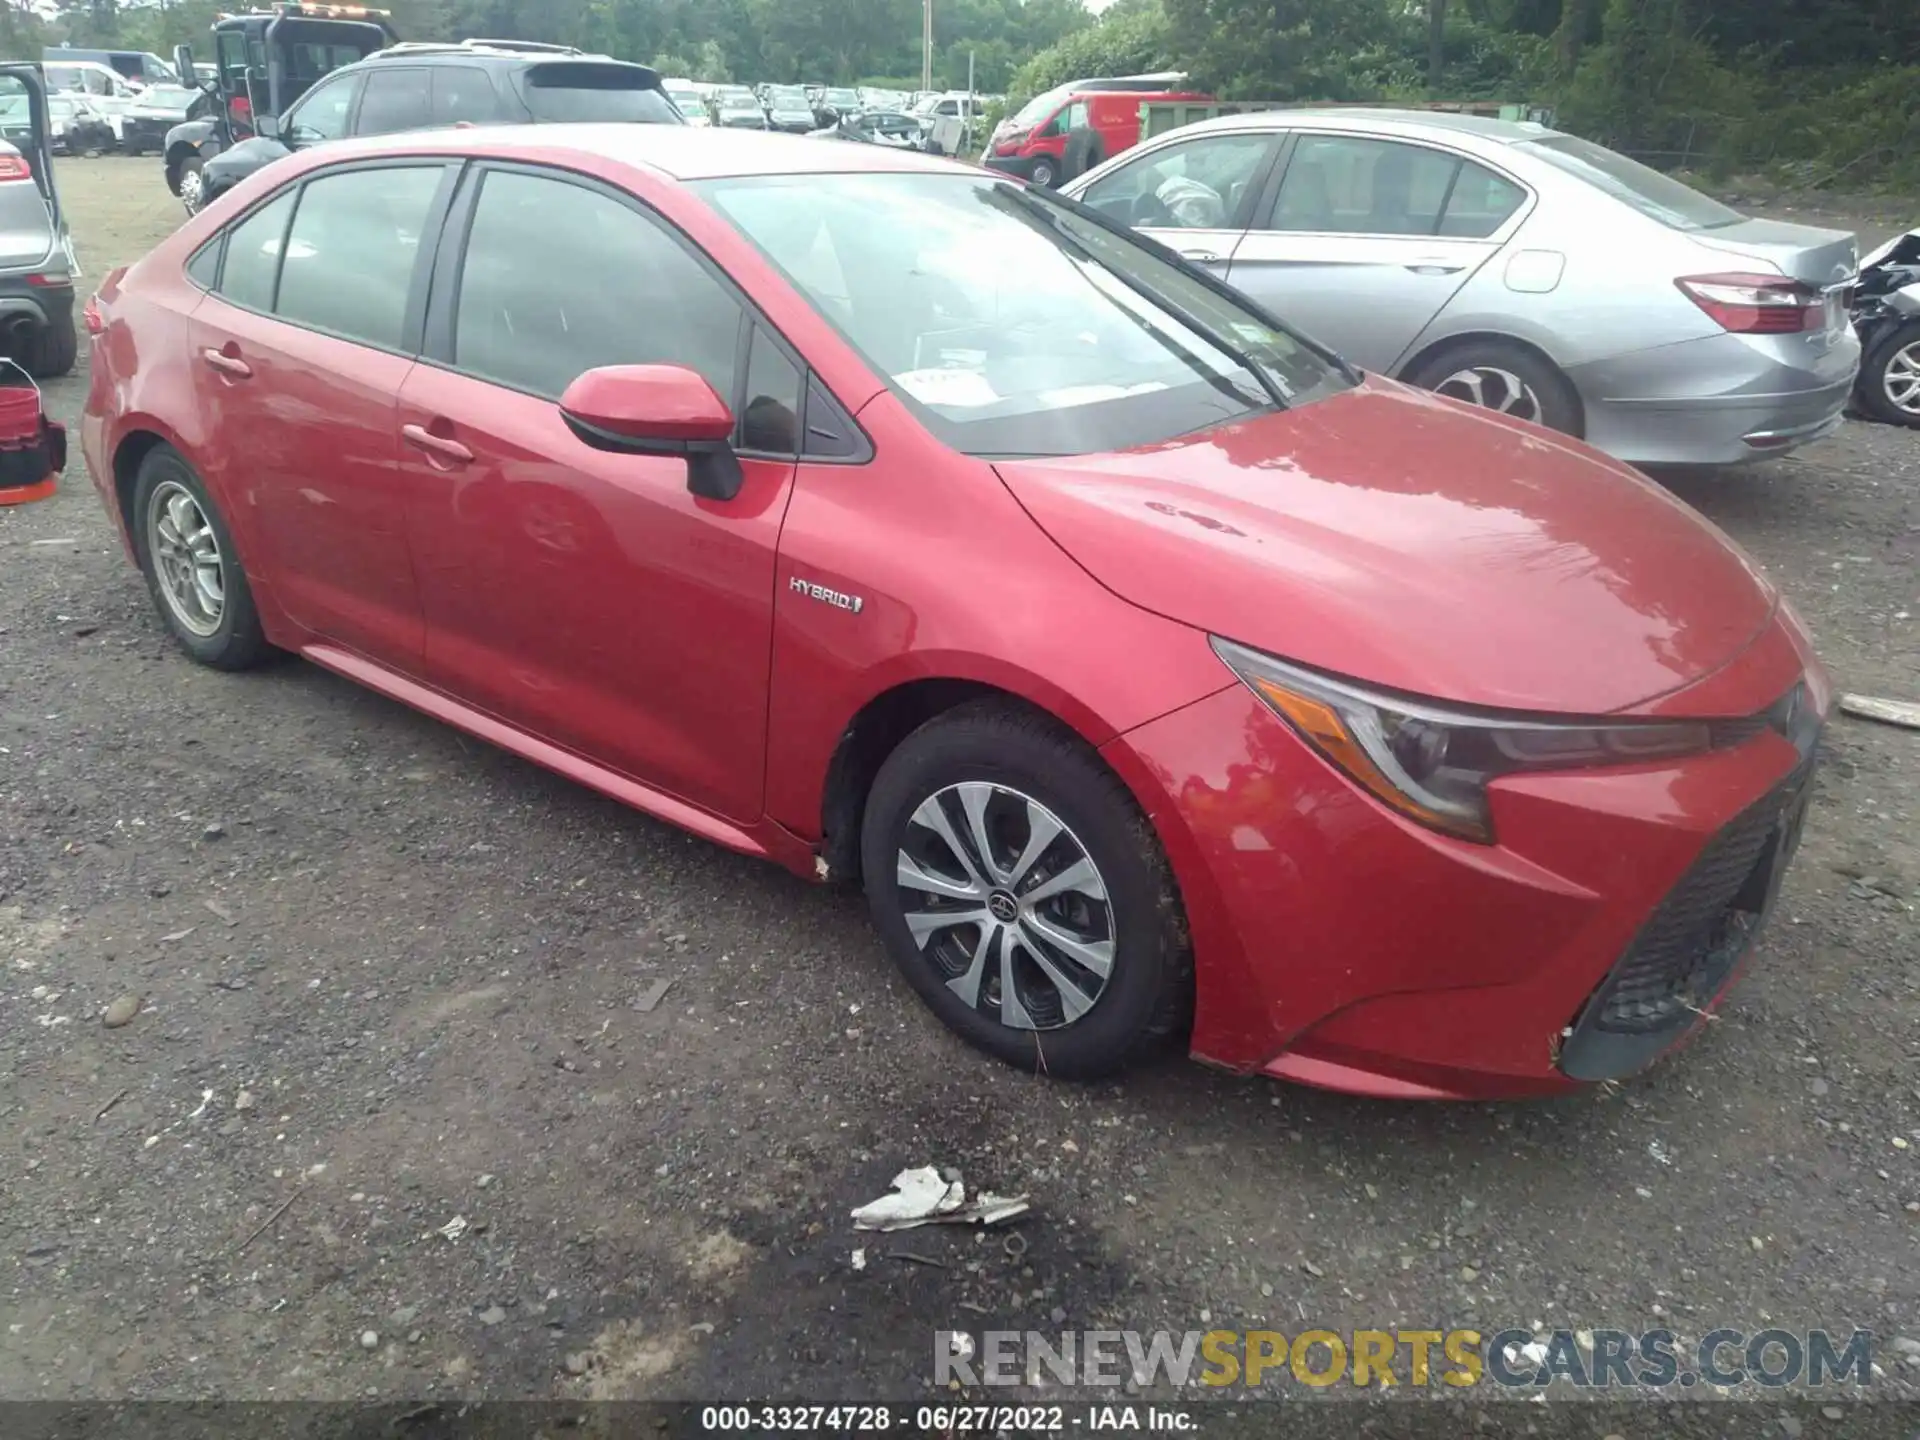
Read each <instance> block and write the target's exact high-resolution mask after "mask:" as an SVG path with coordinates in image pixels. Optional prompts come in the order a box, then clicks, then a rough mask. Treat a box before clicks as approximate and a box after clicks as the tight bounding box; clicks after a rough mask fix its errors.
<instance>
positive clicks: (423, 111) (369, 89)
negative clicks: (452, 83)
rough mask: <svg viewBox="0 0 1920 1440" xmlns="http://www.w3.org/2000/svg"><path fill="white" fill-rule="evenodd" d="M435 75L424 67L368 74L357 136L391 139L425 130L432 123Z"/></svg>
mask: <svg viewBox="0 0 1920 1440" xmlns="http://www.w3.org/2000/svg"><path fill="white" fill-rule="evenodd" d="M432 81H433V71H432V70H430V69H428V68H427V67H426V66H424V65H405V66H399V67H396V68H394V69H391V70H389V69H377V70H369V71H368V72H367V82H366V86H365V88H363V89H362V90H361V92H360V113H359V114H358V115H356V116H355V117H354V120H353V133H354V134H356V135H390V134H393V133H394V132H396V131H400V130H424V129H425V128H426V127H427V126H429V125H431V124H432V123H433V83H432Z"/></svg>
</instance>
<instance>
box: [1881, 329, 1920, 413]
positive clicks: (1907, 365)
mask: <svg viewBox="0 0 1920 1440" xmlns="http://www.w3.org/2000/svg"><path fill="white" fill-rule="evenodd" d="M1880 386H1881V388H1882V389H1884V390H1885V391H1886V392H1887V400H1888V403H1890V404H1891V405H1892V406H1893V407H1894V408H1895V409H1896V410H1900V411H1904V412H1905V413H1906V414H1908V415H1917V416H1920V340H1916V341H1914V342H1913V344H1911V345H1908V346H1907V347H1905V348H1904V349H1902V350H1897V351H1895V352H1894V354H1893V358H1892V359H1890V360H1888V361H1887V368H1886V369H1885V370H1883V371H1881V372H1880Z"/></svg>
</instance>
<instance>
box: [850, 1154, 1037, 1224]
mask: <svg viewBox="0 0 1920 1440" xmlns="http://www.w3.org/2000/svg"><path fill="white" fill-rule="evenodd" d="M1028 1208H1029V1207H1028V1204H1027V1197H1026V1196H1024V1195H995V1194H992V1193H991V1192H989V1191H982V1192H981V1193H980V1195H979V1196H978V1197H977V1198H976V1199H975V1200H974V1202H973V1203H972V1204H971V1205H969V1204H968V1203H967V1187H966V1185H965V1184H964V1183H962V1182H961V1180H960V1179H959V1178H958V1177H956V1178H954V1179H953V1180H946V1179H943V1178H942V1177H941V1174H940V1172H939V1171H938V1170H936V1169H934V1168H933V1166H931V1165H923V1166H921V1167H920V1168H919V1169H917V1170H902V1171H901V1172H900V1173H899V1174H898V1175H896V1176H894V1177H893V1190H892V1192H891V1193H889V1194H886V1195H882V1196H881V1197H880V1198H879V1199H878V1200H874V1201H871V1202H870V1203H868V1204H865V1205H862V1206H861V1207H860V1208H859V1209H857V1210H855V1211H854V1212H853V1223H854V1228H855V1229H859V1230H911V1229H912V1228H913V1227H915V1226H916V1225H973V1224H977V1225H998V1224H1000V1223H1001V1222H1002V1221H1006V1220H1011V1219H1013V1218H1014V1217H1015V1216H1017V1215H1024V1214H1025V1213H1026V1212H1027V1210H1028Z"/></svg>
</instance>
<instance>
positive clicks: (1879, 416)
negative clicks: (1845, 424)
mask: <svg viewBox="0 0 1920 1440" xmlns="http://www.w3.org/2000/svg"><path fill="white" fill-rule="evenodd" d="M1916 345H1920V320H1909V321H1907V322H1906V323H1905V324H1904V325H1896V326H1895V327H1894V328H1893V329H1891V330H1889V331H1887V333H1886V334H1884V335H1882V336H1881V337H1880V338H1879V339H1878V340H1875V341H1874V342H1873V344H1872V345H1870V346H1869V347H1868V348H1867V353H1866V355H1865V356H1864V357H1863V358H1862V359H1861V361H1860V379H1859V381H1858V382H1857V383H1856V384H1855V386H1854V392H1853V393H1854V397H1855V398H1856V399H1857V400H1858V401H1859V402H1860V408H1861V410H1863V411H1865V412H1866V414H1867V415H1868V416H1870V417H1871V418H1873V419H1875V420H1879V421H1883V422H1884V423H1886V424H1888V425H1906V426H1910V427H1912V428H1915V429H1920V413H1916V412H1914V411H1912V410H1902V409H1901V408H1900V407H1899V406H1898V405H1896V404H1894V403H1893V397H1892V396H1890V395H1889V394H1887V367H1888V366H1889V365H1891V364H1892V363H1893V361H1894V358H1895V357H1896V356H1897V355H1899V354H1900V352H1901V351H1903V350H1907V349H1910V348H1911V347H1913V346H1916Z"/></svg>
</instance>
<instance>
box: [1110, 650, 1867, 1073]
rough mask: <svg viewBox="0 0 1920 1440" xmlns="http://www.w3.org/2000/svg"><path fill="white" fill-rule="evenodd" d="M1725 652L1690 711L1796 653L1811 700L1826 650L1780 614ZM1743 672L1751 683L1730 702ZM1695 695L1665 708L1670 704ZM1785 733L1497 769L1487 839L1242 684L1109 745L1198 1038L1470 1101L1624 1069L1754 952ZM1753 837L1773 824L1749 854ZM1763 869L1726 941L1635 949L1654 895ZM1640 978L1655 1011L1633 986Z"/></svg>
mask: <svg viewBox="0 0 1920 1440" xmlns="http://www.w3.org/2000/svg"><path fill="white" fill-rule="evenodd" d="M1729 669H1732V670H1735V671H1737V672H1738V673H1737V674H1735V675H1732V676H1729V675H1728V674H1727V673H1726V672H1724V671H1723V672H1722V673H1721V674H1720V675H1718V676H1714V677H1709V679H1708V681H1707V682H1704V683H1703V685H1702V686H1700V687H1698V688H1699V689H1700V691H1701V695H1702V697H1703V698H1702V704H1703V706H1704V707H1710V708H1702V709H1700V710H1698V711H1695V712H1693V713H1699V714H1729V713H1732V714H1742V713H1757V712H1758V711H1760V710H1762V709H1764V708H1765V707H1766V706H1767V705H1768V704H1771V703H1772V702H1773V701H1774V700H1776V699H1778V698H1779V697H1781V696H1783V695H1785V694H1787V693H1788V692H1789V691H1791V690H1792V689H1793V687H1794V686H1795V684H1797V683H1798V682H1799V681H1800V680H1801V679H1802V678H1803V677H1804V678H1805V680H1806V683H1807V686H1808V702H1807V703H1808V704H1809V705H1810V706H1811V707H1812V713H1813V714H1814V715H1815V716H1821V715H1824V714H1825V711H1826V708H1827V704H1828V700H1829V691H1828V687H1827V681H1826V678H1825V674H1824V672H1823V671H1821V669H1820V667H1819V664H1818V662H1817V661H1816V660H1814V659H1813V657H1812V656H1811V654H1810V653H1809V652H1808V651H1807V649H1806V646H1805V639H1804V635H1802V634H1801V633H1800V632H1799V631H1798V628H1797V627H1795V626H1793V625H1791V624H1789V623H1788V622H1786V621H1781V622H1780V623H1778V624H1776V626H1775V627H1774V628H1773V629H1772V630H1771V631H1770V632H1769V633H1768V635H1767V636H1765V637H1763V638H1762V640H1761V641H1759V642H1757V643H1756V644H1755V645H1754V646H1753V647H1751V648H1750V650H1749V652H1748V653H1747V654H1746V655H1744V656H1742V657H1741V658H1740V659H1739V660H1737V661H1736V662H1734V665H1733V666H1731V667H1729ZM1733 690H1737V691H1739V692H1742V694H1743V697H1744V698H1745V699H1748V700H1751V702H1752V703H1751V704H1742V705H1740V706H1739V707H1737V708H1734V709H1732V710H1728V709H1724V708H1721V706H1722V703H1723V701H1724V699H1725V697H1726V696H1727V695H1728V694H1729V692H1730V691H1733ZM1685 693H1686V692H1682V695H1681V696H1678V697H1669V699H1668V700H1667V701H1665V702H1663V703H1662V706H1661V708H1662V709H1664V711H1665V713H1668V714H1677V713H1686V700H1685ZM1800 739H1801V746H1796V744H1795V743H1794V741H1793V740H1790V739H1789V738H1787V737H1786V736H1785V735H1782V734H1780V733H1777V732H1776V731H1774V730H1771V729H1769V730H1765V731H1763V732H1762V733H1759V734H1757V735H1756V736H1755V737H1754V738H1752V739H1751V740H1749V741H1747V742H1746V743H1744V744H1741V745H1739V746H1736V747H1733V748H1730V749H1725V750H1720V751H1716V752H1713V753H1710V754H1706V755H1701V756H1696V757H1692V758H1689V759H1686V760H1683V761H1674V762H1661V763H1658V764H1649V765H1641V766H1634V767H1623V768H1609V769H1599V770H1588V771H1571V772H1565V773H1561V774H1554V775H1545V774H1541V775H1531V776H1524V777H1510V778H1508V779H1506V780H1503V781H1500V782H1497V783H1496V785H1495V787H1494V790H1493V805H1494V822H1495V828H1496V832H1497V835H1498V843H1496V844H1494V845H1474V844H1471V843H1467V842H1464V841H1459V840H1455V839H1452V838H1450V837H1447V836H1443V835H1439V834H1436V833H1434V832H1432V831H1429V830H1426V829H1424V828H1422V827H1420V826H1418V825H1416V824H1413V823H1412V822H1410V821H1406V820H1403V819H1402V818H1401V817H1399V816H1397V815H1395V814H1393V813H1391V812H1389V811H1388V810H1387V809H1386V808H1385V807H1383V806H1381V805H1379V804H1378V803H1376V802H1375V801H1373V800H1372V799H1371V798H1370V797H1368V796H1366V795H1365V794H1364V793H1362V792H1361V791H1360V790H1359V789H1357V788H1356V787H1355V786H1354V785H1352V784H1351V783H1350V782H1349V781H1348V780H1347V779H1346V778H1345V777H1344V776H1342V775H1341V774H1339V773H1338V772H1337V771H1335V770H1334V769H1333V768H1332V767H1331V766H1330V765H1328V764H1327V763H1326V762H1325V761H1323V760H1321V759H1320V758H1319V756H1318V755H1317V754H1315V753H1314V752H1312V751H1310V750H1309V749H1307V748H1306V746H1305V745H1304V744H1303V743H1302V742H1301V741H1300V740H1299V739H1298V738H1297V737H1296V736H1295V735H1294V734H1293V732H1292V731H1291V730H1290V729H1288V728H1287V726H1286V725H1285V724H1284V723H1282V722H1281V721H1280V720H1279V719H1278V718H1276V717H1275V716H1274V715H1273V714H1272V712H1271V711H1269V710H1268V709H1267V708H1266V707H1265V706H1264V705H1263V704H1262V703H1261V702H1260V701H1259V700H1257V699H1256V698H1255V697H1254V696H1253V695H1252V694H1251V693H1250V692H1249V691H1247V690H1245V689H1244V688H1242V687H1240V686H1233V687H1230V688H1228V689H1226V690H1223V691H1221V692H1219V693H1217V694H1215V695H1214V696H1212V697H1210V698H1208V699H1206V700H1202V701H1199V702H1197V703H1196V704H1193V705H1190V706H1187V707H1186V708H1185V709H1183V710H1179V711H1176V712H1174V713H1173V714H1171V715H1168V716H1164V717H1162V718H1161V719H1159V720H1156V721H1153V722H1151V723H1150V724H1148V725H1146V726H1143V727H1141V728H1140V729H1138V730H1135V731H1132V732H1129V733H1128V734H1126V735H1124V736H1121V737H1120V738H1119V739H1117V740H1115V741H1112V742H1109V744H1108V746H1107V747H1106V749H1105V751H1104V752H1103V753H1105V754H1106V755H1107V756H1108V758H1109V760H1110V761H1111V763H1112V764H1113V765H1114V766H1115V768H1116V769H1117V770H1118V771H1119V772H1120V773H1121V775H1122V776H1123V777H1124V778H1126V780H1127V781H1128V783H1129V784H1130V785H1132V786H1133V787H1134V790H1135V793H1136V794H1138V795H1140V796H1141V797H1142V799H1143V802H1144V803H1145V804H1146V806H1147V808H1148V810H1149V813H1150V814H1151V816H1152V818H1153V820H1154V823H1155V826H1156V828H1157V830H1158V831H1159V833H1160V836H1161V838H1162V840H1163V842H1164V843H1165V844H1166V847H1167V851H1168V854H1169V857H1170V858H1171V860H1172V862H1173V866H1174V870H1175V874H1176V876H1177V877H1178V880H1179V883H1180V887H1181V894H1182V897H1183V899H1184V900H1185V902H1186V908H1187V915H1188V922H1189V925H1190V928H1191V932H1192V936H1193V944H1194V959H1195V975H1196V987H1197V994H1196V1004H1195V1017H1194V1030H1193V1040H1192V1048H1193V1051H1194V1054H1195V1055H1196V1056H1197V1057H1199V1058H1201V1059H1204V1060H1208V1061H1211V1062H1214V1063H1217V1064H1220V1065H1223V1066H1225V1067H1227V1068H1230V1069H1234V1070H1238V1071H1242V1072H1248V1071H1262V1072H1264V1073H1266V1074H1268V1075H1273V1076H1277V1077H1281V1078H1286V1079H1292V1080H1298V1081H1303V1082H1305V1083H1309V1084H1315V1085H1320V1086H1325V1087H1328V1088H1332V1089H1339V1090H1348V1091H1353V1092H1357V1093H1361V1094H1369V1095H1377V1096H1386V1097H1397V1098H1426V1099H1443V1098H1444V1099H1468V1098H1490V1097H1494V1096H1509V1095H1526V1094H1547V1093H1553V1092H1556V1091H1561V1090H1566V1089H1569V1088H1572V1087H1574V1086H1576V1085H1577V1084H1579V1083H1581V1082H1583V1081H1591V1080H1597V1079H1605V1078H1614V1077H1616V1076H1619V1075H1624V1074H1629V1073H1632V1072H1633V1071H1635V1070H1638V1069H1640V1068H1642V1067H1643V1066H1644V1065H1645V1064H1647V1063H1649V1062H1650V1061H1651V1060H1652V1059H1654V1058H1655V1057H1656V1056H1657V1055H1659V1054H1661V1053H1664V1052H1665V1051H1666V1050H1668V1049H1671V1048H1672V1047H1673V1046H1674V1045H1676V1044H1678V1043H1680V1042H1681V1041H1682V1040H1684V1039H1685V1038H1686V1036H1687V1035H1688V1034H1690V1033H1691V1032H1692V1030H1693V1029H1694V1027H1695V1026H1696V1025H1697V1024H1698V1023H1699V1017H1700V1015H1701V1013H1702V1012H1706V1011H1710V1010H1711V1009H1712V1007H1713V1005H1714V1003H1715V1002H1716V1001H1717V1000H1718V998H1719V997H1720V995H1721V994H1722V993H1724V990H1725V987H1726V985H1727V984H1728V983H1729V982H1730V980H1731V979H1732V977H1733V975H1734V973H1735V972H1736V971H1737V968H1738V966H1739V964H1740V963H1741V962H1742V961H1743V960H1744V959H1745V958H1746V956H1747V954H1748V953H1749V952H1750V950H1751V947H1752V943H1753V940H1754V938H1755V935H1756V934H1757V932H1758V919H1759V918H1760V917H1761V916H1763V915H1764V912H1765V910H1766V908H1767V905H1768V904H1770V902H1771V900H1772V897H1773V895H1774V893H1775V892H1776V891H1777V887H1778V884H1779V877H1780V874H1781V873H1782V872H1783V871H1784V869H1785V863H1786V860H1787V859H1788V858H1789V857H1790V855H1791V839H1790V838H1785V835H1786V832H1785V830H1783V828H1782V827H1783V826H1786V825H1791V826H1793V827H1795V828H1796V829H1797V816H1798V814H1799V806H1800V805H1802V804H1803V803H1804V798H1803V797H1804V793H1805V791H1804V766H1805V758H1804V756H1803V754H1802V748H1803V747H1805V746H1806V745H1807V740H1806V735H1805V733H1802V735H1801V736H1800ZM1755 816H1760V817H1762V818H1763V819H1764V820H1765V821H1766V823H1765V824H1764V825H1759V824H1757V823H1756V822H1755V821H1754V819H1753V817H1755ZM1728 835H1731V836H1733V837H1734V839H1733V841H1731V842H1729V841H1727V840H1725V839H1723V838H1722V837H1724V836H1728ZM1769 845H1771V846H1779V847H1782V848H1779V849H1777V850H1774V851H1771V852H1769V856H1770V860H1771V862H1777V863H1769V864H1768V865H1767V867H1766V868H1765V872H1764V874H1761V860H1762V855H1761V847H1763V846H1769ZM1729 848H1732V849H1735V850H1737V851H1739V853H1738V854H1735V855H1733V856H1732V858H1731V859H1728V860H1725V863H1724V864H1723V865H1721V867H1720V870H1715V871H1714V873H1713V874H1712V875H1709V876H1708V877H1707V882H1708V883H1704V884H1703V882H1702V881H1701V880H1700V879H1699V876H1700V875H1701V874H1702V872H1703V871H1704V870H1706V869H1711V868H1713V862H1714V857H1715V856H1716V855H1717V854H1720V853H1721V852H1723V851H1725V850H1727V849H1729ZM1723 858H1724V857H1723ZM1696 867H1700V868H1699V869H1696ZM1743 867H1744V868H1743ZM1721 870H1725V871H1727V872H1728V873H1727V874H1722V873H1720V871H1721ZM1756 874H1759V875H1760V879H1759V880H1757V881H1754V883H1755V884H1757V885H1759V886H1761V887H1762V889H1763V890H1764V893H1763V894H1761V895H1760V896H1759V897H1758V898H1759V900H1760V902H1761V903H1760V904H1759V906H1758V913H1757V914H1756V916H1755V919H1754V923H1753V924H1751V925H1750V926H1747V927H1746V928H1745V930H1744V931H1743V933H1742V934H1741V935H1740V936H1738V937H1730V938H1735V939H1737V940H1738V943H1737V944H1735V945H1731V947H1730V948H1727V949H1726V950H1725V952H1724V953H1718V952H1717V953H1716V954H1714V955H1713V956H1711V957H1704V958H1703V957H1702V956H1701V955H1696V954H1694V953H1692V952H1687V953H1685V954H1681V953H1680V952H1679V951H1678V950H1675V951H1674V953H1673V954H1671V955H1667V956H1666V957H1665V959H1664V960H1663V959H1662V958H1661V956H1658V955H1656V956H1654V960H1655V961H1659V962H1660V963H1659V964H1654V965H1651V966H1650V964H1649V963H1645V962H1647V957H1648V956H1649V955H1650V954H1652V951H1653V948H1654V942H1655V941H1657V940H1658V939H1659V935H1660V934H1662V933H1666V932H1661V931H1658V930H1657V929H1656V926H1655V924H1654V922H1656V921H1658V920H1659V918H1660V916H1661V915H1662V913H1663V908H1662V907H1663V905H1665V904H1666V902H1667V901H1668V898H1669V897H1670V896H1674V895H1676V894H1679V895H1681V896H1682V897H1685V896H1686V895H1688V894H1689V893H1692V894H1694V895H1695V897H1696V900H1698V899H1699V893H1700V892H1702V891H1703V890H1712V891H1713V892H1714V893H1712V894H1709V895H1707V896H1706V898H1705V899H1704V900H1700V901H1699V903H1700V904H1719V905H1722V906H1724V905H1725V904H1726V902H1727V901H1729V900H1731V899H1732V898H1733V896H1732V895H1731V893H1722V890H1721V889H1715V887H1723V888H1724V887H1727V886H1731V887H1732V888H1733V889H1737V890H1739V891H1740V895H1741V899H1742V900H1743V902H1746V901H1752V900H1753V899H1754V896H1753V895H1752V893H1751V892H1750V891H1748V890H1747V888H1746V887H1747V885H1748V881H1749V880H1750V879H1751V878H1752V877H1753V876H1755V875H1756ZM1693 918H1696V919H1697V918H1699V917H1698V916H1695V917H1693ZM1714 918H1716V917H1714V916H1708V917H1707V919H1708V920H1712V919H1714ZM1687 933H1688V935H1690V936H1696V937H1697V936H1698V935H1699V934H1700V933H1702V932H1701V931H1700V930H1699V929H1698V928H1696V929H1694V930H1690V931H1688V932H1687ZM1649 937H1651V938H1649ZM1696 948H1700V947H1696ZM1662 964H1663V965H1665V968H1664V969H1660V965H1662ZM1654 970H1658V971H1659V973H1658V974H1657V975H1653V974H1652V971H1654ZM1650 975H1651V978H1649V976H1650ZM1694 984H1698V985H1701V986H1702V988H1701V990H1700V991H1699V993H1694V992H1693V991H1691V990H1689V989H1688V986H1689V985H1694ZM1635 985H1638V986H1639V989H1637V990H1636V989H1634V986H1635ZM1661 985H1665V987H1666V988H1665V989H1664V990H1662V989H1660V986H1661ZM1656 991H1657V992H1658V993H1657V994H1656ZM1650 996H1651V997H1652V998H1653V999H1654V1000H1658V1001H1659V1005H1658V1006H1657V1007H1656V1009H1655V1010H1654V1011H1651V1012H1648V1013H1647V1014H1646V1015H1644V1016H1643V1015H1641V1014H1640V1012H1639V1011H1637V1010H1634V1008H1633V1007H1634V1006H1635V1005H1636V1004H1639V1003H1640V1002H1641V1001H1644V1000H1647V999H1648V997H1650ZM1676 997H1678V998H1676ZM1616 1002H1617V1003H1616ZM1609 1007H1611V1008H1609ZM1623 1007H1624V1008H1623ZM1622 1015H1624V1016H1625V1017H1626V1020H1627V1021H1628V1022H1630V1023H1628V1024H1627V1026H1626V1028H1625V1029H1624V1030H1622V1029H1621V1028H1620V1026H1618V1025H1615V1024H1614V1023H1613V1022H1614V1021H1616V1020H1618V1019H1619V1018H1620V1017H1621V1016H1622ZM1596 1017H1600V1018H1596ZM1602 1019H1605V1021H1606V1024H1603V1023H1602ZM1640 1021H1644V1022H1646V1023H1638V1022H1640ZM1636 1023H1637V1024H1638V1028H1635V1024H1636ZM1621 1036H1624V1037H1625V1038H1624V1040H1620V1038H1619V1037H1621ZM1595 1037H1598V1038H1595ZM1617 1040H1618V1041H1619V1043H1616V1041H1617Z"/></svg>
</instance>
